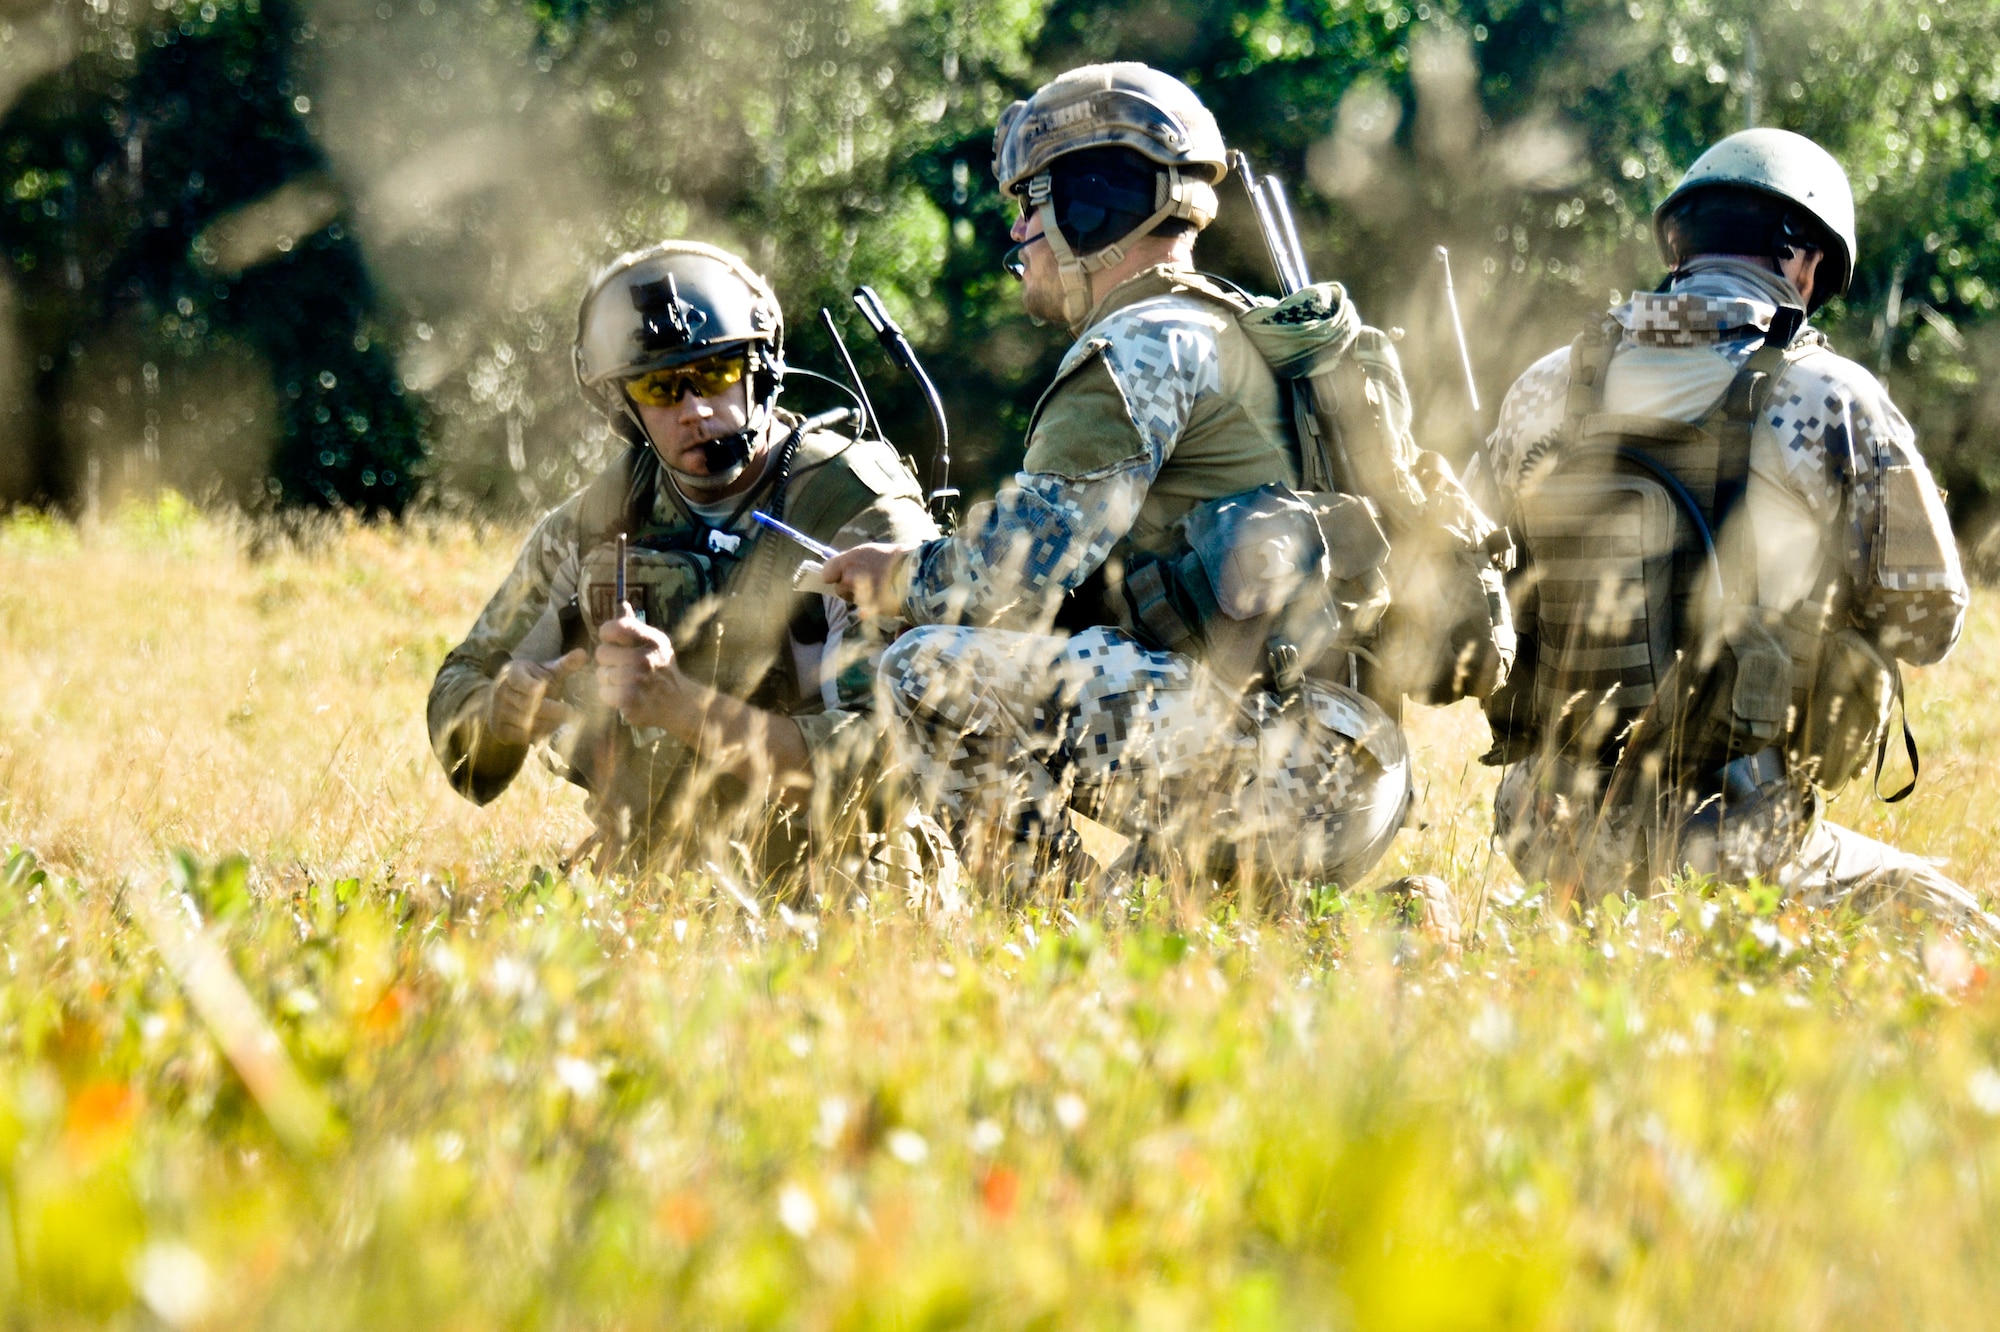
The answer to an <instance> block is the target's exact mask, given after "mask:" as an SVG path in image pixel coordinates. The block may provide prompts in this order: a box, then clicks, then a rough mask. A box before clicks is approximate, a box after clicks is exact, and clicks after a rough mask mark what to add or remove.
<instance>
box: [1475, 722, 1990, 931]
mask: <svg viewBox="0 0 2000 1332" xmlns="http://www.w3.org/2000/svg"><path fill="white" fill-rule="evenodd" d="M1601 787H1602V776H1601V774H1599V773H1597V772H1595V771H1594V770H1589V769H1582V768H1577V767H1574V766H1572V765H1570V764H1566V763H1564V762H1562V761H1561V760H1560V759H1555V758H1549V759H1542V760H1530V761H1528V762H1524V763H1516V764H1514V765H1512V766H1510V767H1509V768H1508V769H1507V770H1506V771H1505V772H1504V773H1502V774H1501V777H1500V789H1499V791H1498V792H1497V793H1496V794H1495V796H1494V802H1493V835H1494V840H1495V841H1496V842H1497V843H1498V844H1499V846H1500V849H1501V850H1502V851H1504V852H1505V853H1506V855H1507V858H1508V859H1509V860H1510V861H1512V862H1513V865H1514V868H1515V870H1516V871H1517V872H1518V873H1519V874H1520V875H1521V877H1522V879H1524V880H1526V881H1527V882H1529V883H1548V884H1551V885H1554V886H1557V887H1560V888H1565V889H1567V890H1569V891H1573V892H1575V893H1577V894H1578V895H1580V896H1581V897H1583V898H1584V900H1586V901H1591V900H1595V899H1597V898H1600V897H1603V896H1605V895H1607V894H1612V893H1618V892H1624V891H1631V892H1644V891H1646V890H1647V889H1648V888H1649V886H1650V882H1651V881H1652V880H1653V879H1654V878H1655V877H1656V876H1658V875H1663V874H1666V873H1671V872H1674V871H1675V870H1679V869H1689V870H1693V871H1695V872H1697V873H1701V874H1708V875H1712V876H1714V877H1715V878H1718V879H1722V880H1724V881H1727V882H1732V883H1742V882H1744V881H1746V880H1748V879H1751V878H1759V879H1762V880H1764V881H1765V882H1766V883H1770V884H1774V885H1776V886H1777V887H1778V888H1780V889H1781V890H1783V892H1784V893H1785V895H1786V896H1787V897H1789V898H1794V899H1796V900H1798V901H1800V902H1802V903H1804V904H1805V905H1807V906H1815V907H1820V906H1832V905H1836V904H1845V905H1849V906H1852V907H1854V908H1855V909H1857V910H1861V911H1871V910H1875V909H1876V908H1878V907H1881V906H1885V905H1888V904H1890V903H1891V902H1895V901H1903V902H1905V903H1907V904H1908V905H1910V906H1913V907H1917V908H1919V909H1921V910H1924V911H1926V912H1929V913H1930V914H1932V915H1935V916H1938V917H1941V918H1943V919H1946V920H1950V921H1953V922H1955V923H1957V924H1960V925H1964V926H1967V927H1970V928H1974V929H1977V930H1980V931H1982V932H1984V933H1986V934H1988V935H1989V936H1992V937H2000V919H1996V918H1995V917H1994V916H1993V915H1991V914H1990V913H1988V912H1986V911H1984V910H1982V909H1981V908H1980V906H1979V903H1978V901H1977V899H1975V898H1974V897H1973V896H1972V894H1971V893H1969V892H1967V891H1966V890H1965V889H1964V888H1963V887H1961V886H1960V885H1959V884H1957V883H1955V882H1953V881H1952V880H1951V879H1950V878H1949V877H1948V876H1946V875H1945V874H1944V873H1943V872H1941V871H1940V870H1939V869H1938V867H1937V864H1936V863H1935V862H1933V861H1931V860H1928V859H1926V858H1924V857H1922V856H1916V855H1912V854H1910V853H1909V852H1907V851H1901V850H1898V849H1897V848H1895V847H1893V846H1890V845H1888V844H1887V843H1884V842H1878V841H1876V840H1875V839H1874V838H1872V837H1866V836H1863V835H1862V834H1861V833H1858V832H1855V831H1854V830H1853V829H1851V828H1843V827H1841V826H1840V825H1839V824H1837V823H1834V822H1832V821H1831V820H1829V819H1826V818H1822V817H1820V816H1819V804H1820V801H1819V796H1818V793H1817V792H1815V791H1811V790H1806V791H1800V790H1798V789H1797V788H1795V787H1792V786H1790V785H1784V784H1779V785H1774V786H1773V787H1772V788H1769V789H1767V790H1766V791H1764V792H1760V793H1759V796H1758V798H1757V799H1756V800H1755V801H1753V802H1751V803H1749V804H1748V805H1747V806H1746V807H1744V808H1742V809H1741V810H1740V812H1732V815H1731V817H1729V818H1728V819H1726V820H1720V821H1717V822H1715V823H1710V824H1697V825H1695V826H1694V827H1692V828H1691V829H1690V830H1688V831H1686V832H1685V833H1683V835H1682V836H1681V837H1680V838H1679V839H1678V844H1677V845H1676V846H1675V847H1674V848H1673V849H1672V850H1673V854H1671V855H1670V856H1669V857H1668V859H1670V860H1671V861H1672V862H1673V863H1671V864H1659V863H1655V862H1656V861H1658V860H1659V856H1657V855H1655V854H1651V849H1650V847H1649V842H1650V841H1651V840H1652V839H1654V838H1656V837H1657V836H1658V832H1657V828H1656V824H1655V820H1653V819H1652V818H1651V817H1649V816H1650V814H1651V811H1650V810H1641V809H1639V808H1637V807H1635V806H1632V805H1624V806H1613V807H1611V808H1606V809H1600V808H1599V803H1598V802H1599V798H1600V793H1601Z"/></svg>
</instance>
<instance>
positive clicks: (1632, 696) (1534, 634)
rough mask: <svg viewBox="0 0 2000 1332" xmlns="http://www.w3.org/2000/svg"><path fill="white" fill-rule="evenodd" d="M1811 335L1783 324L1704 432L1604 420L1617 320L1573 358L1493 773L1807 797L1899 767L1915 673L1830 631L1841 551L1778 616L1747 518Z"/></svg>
mask: <svg viewBox="0 0 2000 1332" xmlns="http://www.w3.org/2000/svg"><path fill="white" fill-rule="evenodd" d="M1803 320H1804V314H1803V312H1802V311H1800V310H1798V309H1796V308H1793V307H1782V308H1780V309H1779V311H1778V312H1777V315H1776V316H1775V317H1774V318H1773V320H1772V323H1771V326H1770V329H1769V331H1768V332H1767V334H1766V336H1765V339H1764V341H1763V343H1762V344H1761V345H1760V346H1759V347H1758V348H1757V349H1756V350H1755V351H1754V352H1752V353H1751V356H1750V358H1749V360H1748V361H1747V362H1746V363H1745V364H1744V365H1743V367H1742V368H1741V369H1740V370H1738V371H1737V373H1736V374H1735V376H1734V377H1733V378H1732V379H1731V380H1730V382H1729V385H1728V387H1727V389H1726V390H1725V391H1724V392H1723V394H1722V397H1721V398H1720V399H1719V400H1718V401H1717V402H1716V403H1715V404H1714V406H1712V407H1711V408H1710V409H1709V410H1708V411H1707V412H1706V413H1705V414H1703V416H1702V417H1701V418H1700V419H1698V420H1696V421H1693V422H1687V421H1680V420H1676V419H1672V418H1666V417H1650V416H1634V415H1623V414H1617V413H1606V412H1604V411H1603V410H1602V406H1603V395H1604V380H1605V375H1606V372H1607V370H1608V368H1609V366H1610V363H1611V358H1612V355H1613V353H1614V352H1615V351H1616V349H1617V346H1618V343H1619V341H1620V339H1621V338H1622V336H1623V329H1622V328H1621V327H1620V325H1619V324H1618V323H1617V322H1616V321H1615V320H1606V321H1604V322H1603V323H1602V324H1601V325H1597V326H1594V327H1592V328H1590V329H1586V330H1585V331H1584V332H1583V333H1582V334H1580V335H1579V336H1578V337H1577V339H1576V340H1575V342H1574V343H1572V344H1571V348H1570V382H1569V393H1568V400H1567V404H1566V410H1565V414H1564V422H1563V425H1562V427H1561V431H1560V434H1559V437H1558V440H1557V448H1556V453H1557V461H1556V462H1555V463H1554V465H1553V466H1552V467H1550V468H1548V469H1547V470H1546V471H1544V472H1543V473H1542V474H1541V476H1540V477H1539V478H1538V479H1536V480H1535V481H1534V482H1533V483H1532V484H1531V485H1530V486H1528V487H1526V488H1524V489H1523V491H1522V493H1521V495H1520V497H1519V511H1518V513H1517V514H1516V515H1515V520H1516V522H1517V525H1518V531H1519V534H1520V536H1521V538H1522V540H1523V543H1524V545H1525V546H1526V550H1527V556H1528V559H1527V563H1526V566H1525V568H1524V570H1523V578H1522V580H1521V582H1520V584H1519V589H1522V590H1525V595H1520V596H1518V598H1517V607H1516V609H1517V613H1518V614H1519V616H1520V628H1521V636H1522V647H1521V651H1520V655H1519V657H1518V658H1517V660H1516V663H1515V671H1514V675H1513V678H1512V679H1511V680H1510V681H1509V683H1508V685H1507V687H1506V688H1504V689H1502V690H1500V691H1498V692H1496V693H1495V694H1494V695H1493V696H1492V697H1490V698H1488V699H1487V701H1486V711H1487V716H1488V718H1489V720H1490V721H1491V722H1492V723H1493V728H1494V732H1495V736H1496V740H1497V743H1496V746H1495V750H1494V752H1493V753H1491V754H1489V755H1487V756H1486V761H1488V762H1513V761H1517V760H1519V759H1522V758H1526V757H1528V756H1530V755H1531V754H1533V753H1536V752H1542V753H1553V754H1557V755H1560V756H1561V757H1562V758H1563V759H1565V760H1566V761H1568V762H1570V763H1572V764H1576V765H1579V766H1581V767H1583V768H1586V769H1588V768H1593V767H1594V768H1597V769H1599V770H1601V771H1613V770H1615V769H1619V768H1621V767H1622V768H1623V769H1624V770H1626V771H1628V772H1629V771H1634V770H1636V769H1637V768H1638V767H1640V766H1644V767H1645V768H1646V769H1647V771H1648V773H1649V778H1648V780H1650V781H1655V782H1663V783H1665V784H1667V785H1669V786H1671V785H1685V786H1690V787H1694V788H1700V787H1702V786H1703V784H1704V783H1706V784H1708V785H1713V784H1714V781H1715V775H1716V774H1718V773H1721V772H1723V770H1724V769H1725V768H1726V767H1727V766H1728V765H1730V764H1732V763H1734V762H1735V761H1736V760H1738V759H1752V758H1755V759H1758V760H1759V761H1760V762H1761V763H1762V764H1763V766H1764V767H1766V768H1775V767H1777V766H1780V764H1781V763H1782V766H1783V768H1785V769H1786V770H1787V771H1789V773H1790V774H1791V779H1792V780H1794V781H1796V782H1817V783H1818V784H1820V785H1822V786H1827V787H1833V786H1838V785H1840V784H1841V783H1843V782H1845V781H1846V780H1847V779H1848V778H1849V777H1850V776H1852V775H1853V774H1854V772H1856V771H1858V770H1859V768H1860V767H1861V766H1862V764H1863V762H1864V760H1865V757H1866V753H1867V750H1868V749H1869V748H1870V747H1873V748H1875V750H1876V752H1877V756H1878V760H1879V758H1880V756H1881V752H1882V746H1883V744H1884V743H1885V742H1886V731H1885V727H1886V723H1887V720H1888V711H1889V703H1890V699H1891V697H1892V690H1893V687H1894V682H1895V680H1896V675H1895V667H1894V663H1893V661H1890V660H1888V659H1887V658H1885V657H1884V656H1883V654H1882V653H1880V652H1879V651H1878V650H1876V649H1875V648H1874V646H1873V645H1872V644H1869V643H1868V642H1866V640H1864V639H1862V638H1861V636H1860V635H1858V634H1856V633H1854V632H1853V631H1851V630H1841V631H1838V632H1830V626H1832V625H1834V624H1838V623H1842V622H1844V620H1845V610H1846V603H1845V600H1844V598H1845V596H1846V594H1847V593H1846V588H1845V587H1844V580H1843V578H1842V577H1841V572H1840V555H1839V551H1838V550H1837V549H1834V548H1830V549H1829V550H1828V552H1827V554H1826V556H1825V558H1824V560H1823V562H1822V567H1821V569H1820V570H1819V571H1818V575H1817V577H1816V578H1815V580H1814V583H1813V588H1812V591H1811V592H1810V593H1809V594H1808V595H1807V596H1805V597H1804V598H1802V599H1801V600H1800V601H1799V602H1798V603H1797V604H1796V605H1795V606H1793V607H1792V608H1790V609H1789V610H1786V611H1782V612H1780V611H1774V610H1768V609H1764V608H1761V607H1759V606H1758V604H1757V549H1756V541H1755V534H1754V533H1753V532H1752V531H1751V529H1750V525H1749V520H1748V517H1747V515H1745V516H1743V517H1742V518H1741V519H1740V520H1739V521H1736V522H1733V523H1732V522H1731V521H1730V519H1731V517H1732V516H1733V515H1735V514H1736V513H1737V509H1738V506H1739V505H1740V504H1741V502H1742V500H1743V497H1744V494H1745V492H1746V490H1747V488H1748V484H1749V477H1750V449H1751V437H1752V434H1753V432H1754V430H1755V427H1756V422H1757V419H1758V417H1759V415H1760V414H1761V413H1762V411H1763V409H1764V407H1765V405H1766V402H1767V400H1768V399H1769V396H1770V393H1771V391H1772V388H1773V387H1774V386H1775V384H1776V383H1777V381H1778V379H1779V377H1780V376H1781V375H1782V374H1783V373H1784V370H1785V368H1786V366H1787V365H1788V364H1789V363H1790V362H1791V361H1792V360H1795V359H1797V357H1798V356H1800V355H1802V354H1803V353H1805V352H1806V351H1809V350H1811V349H1813V348H1814V347H1815V346H1817V345H1818V341H1819V340H1818V338H1817V335H1816V334H1810V333H1809V334H1808V335H1807V337H1806V338H1805V339H1799V338H1798V334H1799V330H1800V326H1801V325H1802V323H1803ZM1843 493H1844V488H1843ZM1843 526H1844V523H1837V524H1835V526H1834V530H1836V531H1838V530H1841V528H1842V527H1843ZM1912 761H1913V762H1914V749H1912ZM1760 770H1761V769H1760ZM1906 794H1908V791H1907V790H1905V791H1904V792H1902V793H1901V794H1899V795H1898V796H1896V797H1894V798H1895V799H1900V798H1901V795H1906ZM1617 795H1618V792H1617V791H1613V792H1611V793H1610V797H1609V798H1611V799H1616V798H1617Z"/></svg>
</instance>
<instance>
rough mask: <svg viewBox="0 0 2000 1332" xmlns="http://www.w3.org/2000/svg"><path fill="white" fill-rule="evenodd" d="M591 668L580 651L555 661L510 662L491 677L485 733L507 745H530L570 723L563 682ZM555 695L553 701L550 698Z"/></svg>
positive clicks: (582, 651) (569, 712)
mask: <svg viewBox="0 0 2000 1332" xmlns="http://www.w3.org/2000/svg"><path fill="white" fill-rule="evenodd" d="M589 664H590V654H589V653H587V652H585V651H584V650H583V649H582V648H578V649H576V650H575V651H574V652H566V653H564V654H563V655H562V656H560V657H557V658H556V659H555V660H554V661H510V662H508V663H507V664H506V665H505V666H502V667H501V668H500V674H499V675H497V676H495V677H494V680H493V694H492V696H491V697H490V698H489V699H488V700H487V702H486V729H487V730H488V731H489V732H491V733H492V735H493V737H494V738H495V739H496V740H499V741H501V742H502V743H504V744H509V745H532V744H534V743H535V741H537V740H540V739H542V738H543V737H544V736H546V735H548V734H549V733H550V732H552V731H554V730H555V729H556V728H557V727H558V726H561V725H562V724H563V723H564V722H566V721H568V720H569V719H570V715H571V713H572V711H573V709H572V708H571V707H570V706H569V704H567V703H565V702H563V701H562V698H561V697H560V695H561V693H562V687H563V681H565V680H567V679H569V677H570V676H571V675H573V674H574V673H576V672H577V671H580V670H582V669H583V668H584V667H585V666H587V665H589ZM551 695H556V697H551Z"/></svg>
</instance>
